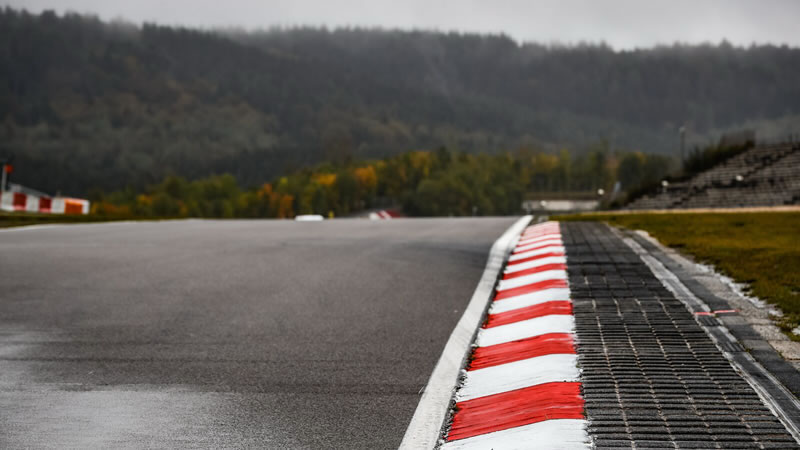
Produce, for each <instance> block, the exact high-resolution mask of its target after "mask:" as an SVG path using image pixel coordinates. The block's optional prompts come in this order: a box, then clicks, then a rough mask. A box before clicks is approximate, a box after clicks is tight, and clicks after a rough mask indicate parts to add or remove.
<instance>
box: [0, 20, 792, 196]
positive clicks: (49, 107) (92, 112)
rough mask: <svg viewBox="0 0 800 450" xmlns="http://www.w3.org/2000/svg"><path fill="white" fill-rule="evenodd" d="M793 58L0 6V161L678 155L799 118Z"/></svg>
mask: <svg viewBox="0 0 800 450" xmlns="http://www.w3.org/2000/svg"><path fill="white" fill-rule="evenodd" d="M798 73H800V49H792V48H786V47H772V46H759V47H752V48H747V49H742V48H734V47H731V46H728V45H720V46H693V47H686V46H678V47H664V48H656V49H651V50H639V51H633V52H614V51H612V50H611V49H609V48H606V47H602V46H581V47H566V48H551V47H545V46H540V45H518V44H517V43H515V42H514V41H512V40H510V39H508V38H506V37H503V36H480V35H462V34H442V33H433V32H400V31H380V30H338V31H325V30H319V29H295V30H286V31H270V32H258V33H244V32H237V31H224V32H222V31H221V32H217V33H210V32H199V31H192V30H186V29H175V28H168V27H159V26H151V25H145V26H142V27H136V26H132V25H127V24H107V23H102V22H100V21H98V20H97V19H94V18H87V17H81V16H76V15H68V16H66V17H59V16H56V15H55V14H53V13H44V14H42V15H38V16H37V15H31V14H27V13H21V12H17V11H13V10H10V9H5V10H3V11H2V12H0V121H2V123H0V156H4V155H6V154H9V153H13V154H15V155H16V164H15V165H16V167H17V170H16V172H15V173H14V174H13V176H14V179H15V181H17V182H20V183H22V184H27V185H30V186H32V187H36V188H37V189H41V190H46V191H51V192H54V191H56V190H61V191H63V192H65V193H70V194H74V195H80V194H84V193H86V192H87V191H88V190H90V189H91V188H93V187H99V188H103V189H117V188H121V187H124V186H127V185H131V186H134V187H142V186H144V185H146V184H151V183H154V182H157V181H160V180H162V179H163V178H164V176H166V175H170V174H175V175H181V176H184V177H187V178H198V177H204V176H208V175H212V174H219V173H225V172H227V173H232V174H234V175H235V176H236V177H237V178H238V179H239V181H240V182H242V183H244V184H245V185H255V184H259V183H261V182H263V181H264V180H267V179H272V178H273V177H274V176H276V175H277V174H279V173H282V172H284V171H287V170H291V169H294V168H297V167H300V166H306V165H310V164H316V163H318V162H320V161H323V160H334V161H336V160H341V161H347V160H349V159H351V158H375V157H384V156H387V155H393V154H397V153H400V152H403V151H407V150H410V149H433V148H438V147H439V146H442V145H444V146H447V147H448V148H452V149H460V150H462V151H467V152H476V151H488V152H498V151H504V150H515V149H517V148H520V147H538V148H544V149H557V148H560V147H570V148H572V149H574V150H576V151H578V152H580V151H583V150H586V149H588V148H589V147H591V146H593V145H595V144H597V143H598V142H600V141H601V140H603V141H606V142H608V143H609V144H610V145H611V146H612V147H613V148H627V149H632V150H643V151H649V152H661V153H664V152H668V151H673V150H674V147H675V145H676V140H677V137H676V128H677V126H678V125H679V124H681V123H684V122H685V123H687V124H688V125H689V128H690V130H691V131H692V135H693V136H695V138H698V137H699V138H700V139H706V138H705V136H706V135H710V134H711V133H714V132H717V131H719V130H723V129H727V128H732V127H736V126H739V125H741V124H744V123H750V124H753V123H754V124H762V125H765V126H766V127H768V128H769V129H770V130H772V131H774V132H783V131H784V130H785V129H791V128H792V127H797V128H795V130H798V129H800V127H798V123H800V120H798V118H799V117H800V83H798V82H797V74H798Z"/></svg>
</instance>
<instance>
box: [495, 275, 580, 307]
mask: <svg viewBox="0 0 800 450" xmlns="http://www.w3.org/2000/svg"><path fill="white" fill-rule="evenodd" d="M565 287H567V280H563V279H560V278H559V279H555V280H544V281H539V282H537V283H531V284H526V285H525V286H520V287H515V288H512V289H506V290H505V291H500V292H498V293H497V295H495V297H494V299H495V301H497V300H503V299H505V298H509V297H516V296H518V295H523V294H529V293H531V292H536V291H541V290H543V289H550V288H565Z"/></svg>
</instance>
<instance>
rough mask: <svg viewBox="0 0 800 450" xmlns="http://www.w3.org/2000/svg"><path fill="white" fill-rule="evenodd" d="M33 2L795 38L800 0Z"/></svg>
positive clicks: (568, 39) (255, 18) (263, 23)
mask: <svg viewBox="0 0 800 450" xmlns="http://www.w3.org/2000/svg"><path fill="white" fill-rule="evenodd" d="M0 4H5V5H9V6H12V7H15V8H25V9H28V10H29V11H33V12H39V11H41V10H43V9H55V10H56V11H59V12H64V11H75V12H81V13H92V14H96V15H99V16H100V17H101V18H103V19H117V18H124V19H127V20H129V21H132V22H135V23H141V22H144V21H146V22H157V23H161V24H170V25H175V24H179V25H187V26H200V27H225V26H243V27H245V28H267V27H270V26H272V25H327V26H329V27H335V26H347V25H359V26H381V27H387V28H404V29H409V28H423V29H437V30H447V31H449V30H457V31H472V32H491V33H500V32H502V33H505V34H508V35H510V36H512V37H513V38H515V39H517V40H518V41H538V42H543V43H552V42H560V43H576V42H579V41H591V42H599V41H605V42H606V43H608V44H609V45H611V46H613V47H615V48H633V47H647V46H652V45H654V44H658V43H672V42H676V41H680V42H689V43H696V42H708V41H710V42H715V43H716V42H719V41H721V40H722V39H727V40H728V41H730V42H732V43H734V44H738V45H749V44H751V43H753V42H756V43H775V44H783V43H786V44H789V45H792V46H800V28H799V27H798V24H800V0H751V1H748V0H669V1H664V0H609V1H602V0H543V1H539V0H527V1H526V0H462V1H454V0H438V1H437V0H395V1H392V0H338V1H336V0H328V1H326V0H0Z"/></svg>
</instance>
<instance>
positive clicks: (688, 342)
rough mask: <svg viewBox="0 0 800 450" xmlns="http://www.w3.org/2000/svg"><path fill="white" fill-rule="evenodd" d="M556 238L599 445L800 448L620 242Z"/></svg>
mask: <svg viewBox="0 0 800 450" xmlns="http://www.w3.org/2000/svg"><path fill="white" fill-rule="evenodd" d="M562 234H563V240H564V244H565V247H566V250H567V262H568V271H569V282H570V289H571V290H572V301H573V303H574V313H575V321H576V327H577V336H578V353H579V360H580V364H581V367H582V369H583V375H582V377H583V389H584V398H585V400H586V414H587V416H588V418H589V421H590V425H589V434H590V435H591V437H592V439H593V440H594V442H595V445H596V446H597V448H599V449H605V448H631V449H644V448H681V449H684V448H686V449H703V448H782V449H788V448H800V446H798V445H797V443H796V442H795V441H794V439H793V438H792V437H791V435H790V434H789V433H788V432H787V431H786V429H785V428H784V426H783V424H781V422H780V421H779V420H778V419H777V417H775V416H774V415H773V414H772V413H771V412H770V410H769V409H768V408H767V407H766V406H765V405H764V404H763V403H762V402H761V400H760V398H759V397H758V395H756V393H755V391H753V389H752V388H751V387H750V385H749V384H748V383H747V382H746V381H745V380H744V379H743V378H742V377H741V376H739V375H738V374H737V373H736V372H735V371H734V370H733V368H732V367H731V365H730V363H729V362H728V361H727V360H726V359H725V357H724V356H723V355H722V353H721V352H720V350H719V349H718V348H717V347H716V346H715V345H714V343H713V342H712V341H711V339H710V338H709V337H708V336H707V335H706V333H705V332H704V331H703V329H702V328H701V327H700V326H699V324H698V323H697V321H695V318H694V317H693V315H692V314H690V313H689V311H687V310H686V308H685V306H684V305H683V304H682V303H681V302H680V301H679V300H677V299H676V298H675V297H674V296H673V295H672V294H671V293H670V292H669V291H667V289H665V288H664V287H663V286H662V285H661V283H660V282H659V281H658V279H656V278H655V276H654V275H653V274H652V273H651V272H650V270H649V269H648V268H647V266H646V265H645V264H644V263H643V262H642V261H641V260H640V259H639V257H638V256H637V255H636V254H635V253H634V252H633V251H631V250H630V249H629V248H628V247H627V246H626V245H625V244H624V243H623V242H622V240H620V239H619V238H618V237H616V236H615V235H613V234H612V233H611V232H610V230H609V229H608V228H607V227H606V226H605V225H602V224H597V223H564V224H562ZM711 318H712V319H713V317H711ZM714 320H716V319H714ZM730 351H741V350H734V349H731V350H730Z"/></svg>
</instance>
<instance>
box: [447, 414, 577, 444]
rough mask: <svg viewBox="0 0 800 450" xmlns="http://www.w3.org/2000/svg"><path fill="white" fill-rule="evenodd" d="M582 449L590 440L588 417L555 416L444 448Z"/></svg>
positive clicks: (453, 442) (454, 442) (456, 442)
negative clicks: (588, 439) (552, 418)
mask: <svg viewBox="0 0 800 450" xmlns="http://www.w3.org/2000/svg"><path fill="white" fill-rule="evenodd" d="M490 448H493V449H496V450H500V449H502V450H531V449H546V450H580V449H589V448H591V446H590V445H589V443H587V442H586V420H582V419H555V420H547V421H544V422H537V423H532V424H530V425H523V426H520V427H516V428H509V429H507V430H502V431H495V432H493V433H487V434H482V435H479V436H475V437H471V438H467V439H461V440H458V441H452V442H448V443H446V444H444V445H443V446H442V447H441V449H442V450H486V449H490Z"/></svg>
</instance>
